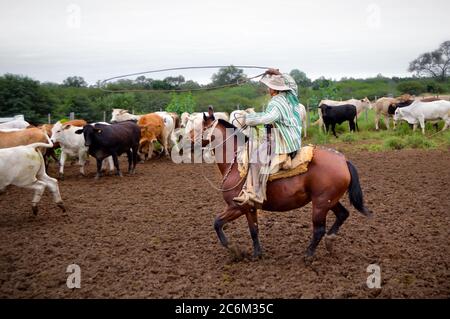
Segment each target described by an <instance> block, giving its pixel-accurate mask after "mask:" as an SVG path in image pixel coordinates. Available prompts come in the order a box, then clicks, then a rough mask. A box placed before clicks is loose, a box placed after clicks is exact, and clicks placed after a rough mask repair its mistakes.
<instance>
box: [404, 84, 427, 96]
mask: <svg viewBox="0 0 450 319" xmlns="http://www.w3.org/2000/svg"><path fill="white" fill-rule="evenodd" d="M397 89H398V90H399V91H400V92H401V93H403V94H405V93H408V94H411V95H420V94H422V93H425V92H426V91H427V87H426V86H425V85H424V84H423V83H422V82H419V81H406V82H402V83H400V84H399V85H398V86H397Z"/></svg>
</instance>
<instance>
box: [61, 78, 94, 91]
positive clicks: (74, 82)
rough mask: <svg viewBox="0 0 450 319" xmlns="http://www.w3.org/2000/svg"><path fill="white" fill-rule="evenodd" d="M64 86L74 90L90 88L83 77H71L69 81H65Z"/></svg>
mask: <svg viewBox="0 0 450 319" xmlns="http://www.w3.org/2000/svg"><path fill="white" fill-rule="evenodd" d="M62 85H63V86H66V87H74V88H81V87H87V86H88V84H87V82H86V81H85V80H84V79H83V78H82V77H81V76H69V77H68V78H67V79H65V80H64V81H63V84H62Z"/></svg>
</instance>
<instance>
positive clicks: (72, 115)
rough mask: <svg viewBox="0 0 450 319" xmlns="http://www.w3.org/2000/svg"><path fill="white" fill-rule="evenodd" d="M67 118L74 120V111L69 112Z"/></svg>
mask: <svg viewBox="0 0 450 319" xmlns="http://www.w3.org/2000/svg"><path fill="white" fill-rule="evenodd" d="M69 119H70V120H71V121H73V120H75V113H74V112H70V114H69Z"/></svg>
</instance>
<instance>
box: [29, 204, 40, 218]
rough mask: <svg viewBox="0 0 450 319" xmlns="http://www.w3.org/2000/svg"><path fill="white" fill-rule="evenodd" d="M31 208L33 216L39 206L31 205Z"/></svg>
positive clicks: (35, 214)
mask: <svg viewBox="0 0 450 319" xmlns="http://www.w3.org/2000/svg"><path fill="white" fill-rule="evenodd" d="M31 209H32V211H33V215H34V216H37V213H38V211H39V208H38V207H37V205H36V206H32V207H31Z"/></svg>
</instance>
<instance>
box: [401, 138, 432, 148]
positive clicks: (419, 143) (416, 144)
mask: <svg viewBox="0 0 450 319" xmlns="http://www.w3.org/2000/svg"><path fill="white" fill-rule="evenodd" d="M406 144H407V145H408V147H411V148H425V149H427V148H434V147H436V144H435V143H434V142H433V141H430V140H428V139H427V138H426V137H424V136H422V135H411V136H407V137H406Z"/></svg>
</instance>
